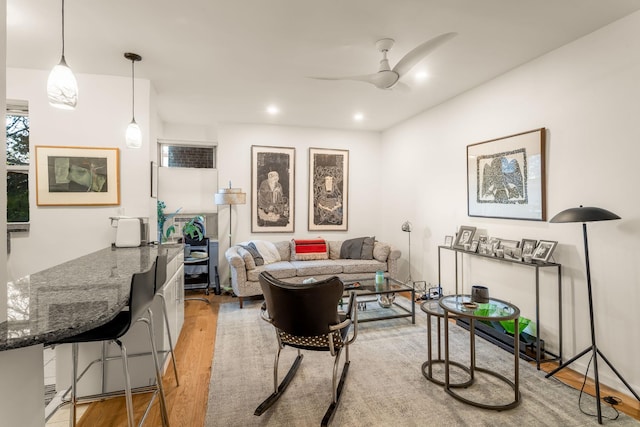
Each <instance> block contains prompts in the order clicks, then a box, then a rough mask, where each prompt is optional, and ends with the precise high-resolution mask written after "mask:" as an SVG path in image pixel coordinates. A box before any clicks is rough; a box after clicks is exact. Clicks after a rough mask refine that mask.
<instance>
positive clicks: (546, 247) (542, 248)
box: [531, 240, 558, 262]
mask: <svg viewBox="0 0 640 427" xmlns="http://www.w3.org/2000/svg"><path fill="white" fill-rule="evenodd" d="M557 245H558V242H556V241H554V240H540V241H539V242H538V246H536V250H535V251H534V252H533V256H532V257H531V259H533V260H536V261H542V262H549V258H551V255H552V254H553V251H554V249H555V248H556V246H557Z"/></svg>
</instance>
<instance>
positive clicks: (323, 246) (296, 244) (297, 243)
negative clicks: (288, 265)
mask: <svg viewBox="0 0 640 427" xmlns="http://www.w3.org/2000/svg"><path fill="white" fill-rule="evenodd" d="M292 242H293V245H292V248H291V249H292V254H291V259H292V260H295V261H309V260H317V259H329V254H328V252H327V242H326V241H325V240H324V239H292Z"/></svg>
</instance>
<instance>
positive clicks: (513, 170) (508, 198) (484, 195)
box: [467, 128, 546, 221]
mask: <svg viewBox="0 0 640 427" xmlns="http://www.w3.org/2000/svg"><path fill="white" fill-rule="evenodd" d="M545 135H546V132H545V129H544V128H541V129H536V130H532V131H528V132H523V133H519V134H516V135H511V136H507V137H504V138H498V139H493V140H490V141H484V142H479V143H476V144H471V145H468V146H467V209H468V214H469V216H478V217H488V218H506V219H522V220H531V221H545V220H546V196H545V190H546V188H545V163H546V160H545V146H546V137H545Z"/></svg>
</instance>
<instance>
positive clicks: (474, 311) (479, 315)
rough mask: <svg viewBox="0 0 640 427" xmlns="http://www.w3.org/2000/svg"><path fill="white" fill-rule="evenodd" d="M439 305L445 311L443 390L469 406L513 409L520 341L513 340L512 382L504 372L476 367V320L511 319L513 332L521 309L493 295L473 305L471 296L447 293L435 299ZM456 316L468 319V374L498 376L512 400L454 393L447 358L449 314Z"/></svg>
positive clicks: (517, 387) (517, 397) (517, 399)
mask: <svg viewBox="0 0 640 427" xmlns="http://www.w3.org/2000/svg"><path fill="white" fill-rule="evenodd" d="M438 303H439V305H440V307H441V308H442V309H443V310H444V360H445V362H444V366H445V368H444V378H445V379H444V389H445V391H446V392H447V393H448V394H449V395H451V396H453V397H454V398H456V399H457V400H459V401H461V402H464V403H467V404H469V405H473V406H476V407H478V408H484V409H493V410H497V411H503V410H505V409H512V408H515V407H516V406H518V405H519V404H520V370H519V356H520V340H519V339H518V337H517V336H515V337H514V340H513V359H514V361H513V377H514V380H513V381H511V380H510V379H508V378H507V377H505V376H504V375H501V374H499V373H497V372H494V371H491V370H489V369H486V368H479V367H477V366H476V350H475V347H476V344H475V343H476V341H475V335H476V334H475V321H476V320H488V321H504V320H513V322H514V331H518V319H519V318H520V309H519V308H518V307H516V306H515V305H513V304H511V303H508V302H506V301H502V300H499V299H495V298H490V299H489V301H488V302H487V303H485V304H475V303H473V302H472V301H471V296H470V295H449V296H446V297H442V298H440V300H439V301H438ZM450 316H455V317H458V318H466V319H468V320H469V334H470V340H469V341H470V342H469V346H470V353H471V365H470V366H469V370H470V375H471V378H472V379H475V372H476V371H477V372H484V373H485V374H488V375H491V376H493V377H495V378H498V379H499V380H501V381H502V382H504V383H506V384H508V385H509V386H510V387H511V388H512V389H513V392H514V397H513V400H512V401H510V402H508V403H505V404H488V403H482V402H477V401H473V400H470V399H467V398H465V397H463V396H461V395H460V394H458V393H456V392H455V391H454V390H452V389H453V386H452V384H450V382H449V369H450V365H452V364H453V363H452V362H451V360H450V359H449V317H450Z"/></svg>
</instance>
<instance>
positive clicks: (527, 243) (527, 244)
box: [520, 239, 538, 256]
mask: <svg viewBox="0 0 640 427" xmlns="http://www.w3.org/2000/svg"><path fill="white" fill-rule="evenodd" d="M536 246H538V241H537V240H534V239H522V242H520V249H522V256H525V255H533V251H535V250H536Z"/></svg>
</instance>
